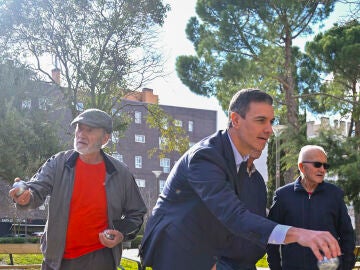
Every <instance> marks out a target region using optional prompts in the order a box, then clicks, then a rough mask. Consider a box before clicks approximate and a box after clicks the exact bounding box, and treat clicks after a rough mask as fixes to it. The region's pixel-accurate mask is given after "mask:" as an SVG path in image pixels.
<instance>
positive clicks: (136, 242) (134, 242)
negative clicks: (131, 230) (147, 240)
mask: <svg viewBox="0 0 360 270" xmlns="http://www.w3.org/2000/svg"><path fill="white" fill-rule="evenodd" d="M142 238H143V236H142V235H137V236H136V237H135V239H134V240H132V241H131V248H138V247H139V245H140V244H141V240H142Z"/></svg>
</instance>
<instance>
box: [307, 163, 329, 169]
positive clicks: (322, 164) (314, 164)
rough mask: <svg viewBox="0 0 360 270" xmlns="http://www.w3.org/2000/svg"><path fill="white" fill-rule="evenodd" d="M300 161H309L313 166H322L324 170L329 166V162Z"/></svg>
mask: <svg viewBox="0 0 360 270" xmlns="http://www.w3.org/2000/svg"><path fill="white" fill-rule="evenodd" d="M301 163H311V164H312V165H313V166H314V167H315V168H320V167H321V166H324V169H325V170H327V169H329V168H330V164H329V163H321V162H319V161H302V162H301Z"/></svg>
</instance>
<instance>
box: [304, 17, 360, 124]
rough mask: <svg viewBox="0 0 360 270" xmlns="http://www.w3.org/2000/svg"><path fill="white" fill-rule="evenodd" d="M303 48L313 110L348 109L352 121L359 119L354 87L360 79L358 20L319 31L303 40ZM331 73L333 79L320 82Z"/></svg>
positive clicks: (310, 102) (345, 113) (307, 96)
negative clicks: (304, 45) (310, 37)
mask: <svg viewBox="0 0 360 270" xmlns="http://www.w3.org/2000/svg"><path fill="white" fill-rule="evenodd" d="M306 52H307V54H308V57H309V61H308V63H309V65H307V66H304V67H303V69H302V71H303V74H304V75H305V76H304V81H306V80H309V78H310V82H308V88H307V89H305V92H304V94H305V95H306V98H305V101H306V102H307V103H308V104H309V105H310V106H311V107H310V108H311V109H313V111H315V112H325V111H328V112H336V113H339V114H340V115H341V116H344V115H347V114H349V113H350V114H352V117H353V118H354V121H355V122H356V121H359V119H360V111H359V109H358V108H359V107H360V106H359V105H360V104H359V100H358V95H359V94H358V93H357V91H356V85H357V82H358V80H359V79H360V24H359V22H358V21H350V22H348V23H346V24H344V25H334V26H333V27H332V28H331V29H329V30H328V31H326V32H325V33H320V34H318V35H317V36H316V37H315V38H314V40H313V41H312V42H308V43H307V44H306ZM330 73H331V77H332V79H331V80H328V81H327V83H325V84H319V82H321V83H322V82H323V80H324V79H325V78H324V76H326V75H328V74H330ZM324 74H325V75H324ZM310 76H316V80H311V77H310ZM314 82H315V84H314Z"/></svg>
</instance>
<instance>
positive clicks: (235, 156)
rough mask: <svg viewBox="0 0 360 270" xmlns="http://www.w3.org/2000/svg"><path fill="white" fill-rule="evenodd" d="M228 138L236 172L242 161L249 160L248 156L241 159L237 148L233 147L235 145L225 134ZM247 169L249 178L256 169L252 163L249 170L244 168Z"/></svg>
mask: <svg viewBox="0 0 360 270" xmlns="http://www.w3.org/2000/svg"><path fill="white" fill-rule="evenodd" d="M227 135H228V137H229V140H230V144H231V148H232V150H233V153H234V159H235V164H236V170H237V171H238V170H239V168H240V164H241V163H242V162H244V161H247V160H248V159H249V155H246V156H245V157H243V156H242V155H241V154H240V153H239V151H238V150H237V148H236V147H235V144H234V143H233V141H232V139H231V137H230V134H229V133H227ZM246 169H247V172H248V174H249V176H251V174H253V173H254V172H255V171H256V168H255V164H254V163H253V164H252V165H251V167H250V168H248V167H246Z"/></svg>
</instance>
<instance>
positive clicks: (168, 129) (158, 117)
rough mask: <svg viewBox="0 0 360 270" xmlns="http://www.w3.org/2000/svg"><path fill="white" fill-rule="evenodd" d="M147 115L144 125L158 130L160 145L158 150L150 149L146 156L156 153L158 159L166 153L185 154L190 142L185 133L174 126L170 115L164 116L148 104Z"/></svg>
mask: <svg viewBox="0 0 360 270" xmlns="http://www.w3.org/2000/svg"><path fill="white" fill-rule="evenodd" d="M148 112H149V113H148V114H147V116H146V123H147V124H148V125H149V127H150V128H156V129H158V130H159V133H160V136H159V137H161V139H162V143H161V145H160V147H159V148H154V149H151V150H150V151H149V152H148V154H149V157H152V156H153V155H154V154H155V153H158V156H159V158H163V157H165V156H166V153H171V152H177V153H180V154H183V153H185V151H186V150H187V149H188V148H189V144H190V140H189V137H188V135H187V134H186V131H185V130H184V129H183V128H182V127H180V126H177V125H176V120H174V119H173V118H172V117H171V116H170V115H168V114H166V113H165V112H164V111H163V110H162V109H161V108H160V107H159V106H158V105H156V104H149V105H148Z"/></svg>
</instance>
